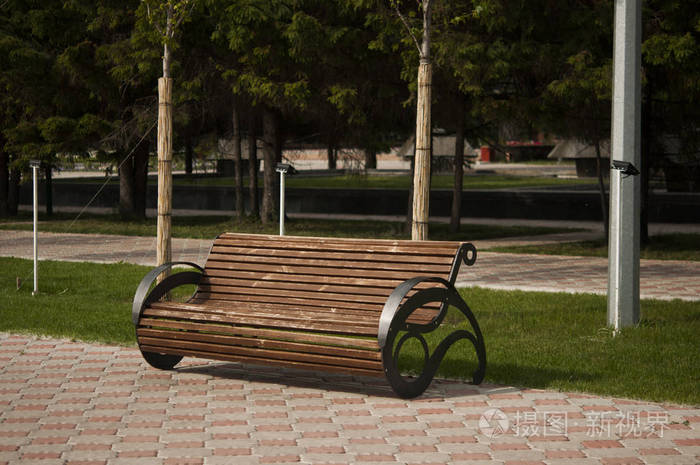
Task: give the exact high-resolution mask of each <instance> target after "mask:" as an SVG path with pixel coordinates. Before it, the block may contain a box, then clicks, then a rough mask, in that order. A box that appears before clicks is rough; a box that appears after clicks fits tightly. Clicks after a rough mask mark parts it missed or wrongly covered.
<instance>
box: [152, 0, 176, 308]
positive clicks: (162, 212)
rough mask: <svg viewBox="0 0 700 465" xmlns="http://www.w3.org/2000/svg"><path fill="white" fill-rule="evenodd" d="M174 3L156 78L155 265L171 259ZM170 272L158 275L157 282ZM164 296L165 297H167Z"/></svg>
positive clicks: (168, 19) (169, 16) (170, 8)
mask: <svg viewBox="0 0 700 465" xmlns="http://www.w3.org/2000/svg"><path fill="white" fill-rule="evenodd" d="M173 15H174V11H173V6H172V5H171V4H168V8H167V20H166V21H167V22H166V28H165V42H164V44H163V77H162V78H160V79H158V221H157V225H156V265H158V266H160V265H163V264H165V263H170V262H171V261H172V249H171V247H172V240H171V237H172V232H171V228H172V199H173V143H172V141H173V106H172V101H173V80H172V79H171V78H170V62H171V59H172V57H171V50H170V45H169V41H170V40H171V39H172V37H173ZM169 274H170V273H169V272H167V271H166V272H164V273H161V275H160V276H158V282H159V283H160V282H161V281H162V280H163V279H165V278H166V277H167V276H168V275H169ZM166 299H167V297H166Z"/></svg>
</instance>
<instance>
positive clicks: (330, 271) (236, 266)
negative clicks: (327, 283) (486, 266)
mask: <svg viewBox="0 0 700 465" xmlns="http://www.w3.org/2000/svg"><path fill="white" fill-rule="evenodd" d="M207 269H215V270H246V271H256V272H259V273H284V274H292V275H307V276H339V277H353V278H373V279H377V278H378V279H390V280H399V281H405V280H406V279H409V278H408V277H415V276H421V275H425V276H435V275H437V276H440V275H442V274H443V273H431V272H426V271H423V270H421V271H420V272H414V273H406V272H405V271H396V270H384V269H382V268H381V267H380V268H379V269H352V268H345V269H342V268H329V267H314V266H303V265H282V264H277V263H248V264H245V265H244V264H241V263H234V262H225V261H214V260H212V261H208V262H207ZM448 271H449V270H444V274H445V275H446V274H447V272H448Z"/></svg>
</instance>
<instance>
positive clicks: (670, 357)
mask: <svg viewBox="0 0 700 465" xmlns="http://www.w3.org/2000/svg"><path fill="white" fill-rule="evenodd" d="M147 271H148V268H146V267H141V266H136V265H127V264H113V265H104V264H89V263H67V262H50V261H44V262H40V265H39V278H40V279H39V290H40V292H39V294H38V295H37V296H32V295H31V287H32V286H31V272H32V263H31V261H28V260H21V259H14V258H0V315H1V317H0V331H7V332H17V333H31V334H38V335H44V336H52V337H63V338H72V339H79V340H85V341H98V342H103V343H111V344H123V345H134V344H135V339H134V331H133V327H132V325H131V300H132V298H133V293H134V291H135V289H136V286H137V285H138V283H139V281H140V279H141V278H142V277H143V276H144V275H145V273H146V272H147ZM18 276H19V277H22V278H23V280H24V284H23V285H22V287H21V288H20V289H19V290H16V285H15V282H16V277H18ZM462 292H463V295H464V298H465V300H466V301H467V303H468V304H469V305H470V307H471V308H472V309H473V311H474V313H475V315H476V317H477V319H478V321H479V324H480V325H481V329H482V331H483V333H484V337H485V340H486V350H487V357H488V368H487V373H486V381H487V382H491V383H505V384H509V385H515V386H525V387H530V388H548V389H561V390H567V391H582V392H589V393H596V394H602V395H611V396H624V397H630V398H636V399H644V400H650V401H670V402H678V403H684V404H691V405H698V404H700V390H698V388H697V387H698V386H699V385H700V359H699V358H698V356H697V354H698V342H697V341H698V338H697V335H698V334H700V302H681V301H673V302H662V301H649V300H645V301H642V308H641V312H642V322H641V323H640V325H639V326H638V327H636V328H631V329H626V330H624V331H622V332H621V333H620V334H619V335H618V336H615V337H613V336H612V334H611V332H610V331H609V330H608V329H607V328H606V323H605V322H606V318H605V312H606V300H605V297H602V296H593V295H570V294H548V293H535V292H506V291H493V290H485V289H468V290H463V291H462ZM461 321H462V320H461V318H459V315H450V316H448V319H447V320H446V323H447V325H446V326H445V325H443V327H441V328H440V329H439V331H438V332H437V333H433V334H431V335H430V342H431V343H432V344H434V343H435V341H436V340H439V339H441V338H442V337H444V335H445V334H446V333H447V332H448V331H451V330H453V329H454V328H455V327H458V326H460V325H461V323H460V322H461ZM412 345H413V346H416V345H417V344H411V343H410V342H409V343H408V344H407V346H406V349H411V346H412ZM402 359H404V360H407V361H408V362H409V363H410V364H411V366H412V369H413V370H415V369H416V368H415V367H417V366H418V365H419V363H420V361H419V357H418V356H417V354H408V353H407V354H406V356H405V357H403V356H402ZM473 365H474V355H473V349H472V348H471V346H470V344H469V343H468V341H460V342H458V343H457V344H456V345H455V346H454V347H453V350H451V351H450V352H448V357H447V358H446V359H445V361H444V363H443V365H442V368H441V371H440V372H439V376H445V377H452V378H469V374H470V373H471V371H472V369H473ZM470 366H471V367H472V368H470ZM409 368H410V367H409Z"/></svg>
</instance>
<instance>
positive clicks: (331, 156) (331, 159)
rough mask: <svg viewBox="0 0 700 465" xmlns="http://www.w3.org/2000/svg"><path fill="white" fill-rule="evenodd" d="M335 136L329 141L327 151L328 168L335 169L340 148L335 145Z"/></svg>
mask: <svg viewBox="0 0 700 465" xmlns="http://www.w3.org/2000/svg"><path fill="white" fill-rule="evenodd" d="M333 139H334V138H333V137H331V140H330V141H329V142H328V149H327V150H326V153H327V154H328V169H329V170H334V169H337V167H338V149H337V148H336V146H335V142H334V140H333Z"/></svg>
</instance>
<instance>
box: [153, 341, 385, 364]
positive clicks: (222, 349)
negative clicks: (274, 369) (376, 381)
mask: <svg viewBox="0 0 700 465" xmlns="http://www.w3.org/2000/svg"><path fill="white" fill-rule="evenodd" d="M140 340H141V343H142V344H144V345H159V346H161V347H172V348H176V349H177V348H180V349H193V350H197V351H202V352H210V353H220V354H226V355H240V356H244V357H256V358H257V357H260V358H262V359H268V360H279V361H283V360H284V361H295V362H307V363H313V364H318V365H331V366H332V365H337V366H346V367H348V366H349V367H353V368H361V369H365V370H381V369H382V363H381V361H379V360H375V361H373V360H360V359H355V358H348V357H334V356H330V355H319V354H312V353H308V352H290V351H282V350H270V349H261V348H252V347H240V346H229V345H222V344H210V343H206V342H195V341H179V340H175V339H159V338H150V337H147V336H143V337H141V339H140Z"/></svg>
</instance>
